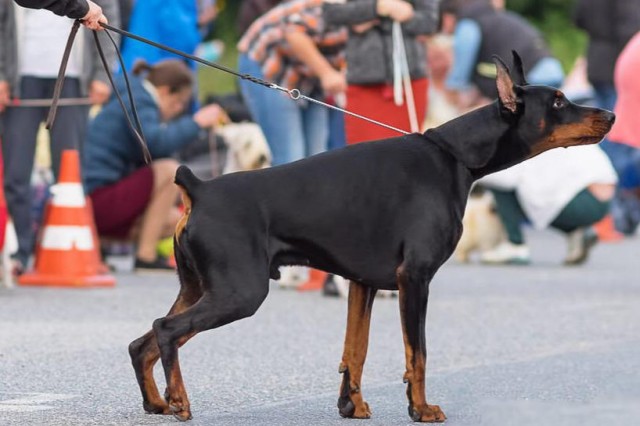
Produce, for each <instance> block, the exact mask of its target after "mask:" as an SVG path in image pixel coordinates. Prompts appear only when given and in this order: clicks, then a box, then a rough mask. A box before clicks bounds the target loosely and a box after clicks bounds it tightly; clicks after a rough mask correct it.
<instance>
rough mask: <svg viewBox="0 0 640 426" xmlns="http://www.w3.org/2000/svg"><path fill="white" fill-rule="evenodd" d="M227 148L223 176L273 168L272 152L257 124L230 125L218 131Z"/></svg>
mask: <svg viewBox="0 0 640 426" xmlns="http://www.w3.org/2000/svg"><path fill="white" fill-rule="evenodd" d="M216 133H217V134H219V135H220V136H222V138H223V139H224V142H225V144H226V146H227V155H226V161H225V164H224V169H223V170H222V174H227V173H233V172H240V171H247V170H257V169H264V168H267V167H270V166H271V150H270V149H269V145H268V144H267V139H266V138H265V137H264V134H263V133H262V130H261V129H260V126H258V125H257V124H256V123H251V122H242V123H229V124H226V125H224V126H221V127H220V128H218V129H216Z"/></svg>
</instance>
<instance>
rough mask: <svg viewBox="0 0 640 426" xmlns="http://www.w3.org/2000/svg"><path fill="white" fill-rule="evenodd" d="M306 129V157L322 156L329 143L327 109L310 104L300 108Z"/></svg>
mask: <svg viewBox="0 0 640 426" xmlns="http://www.w3.org/2000/svg"><path fill="white" fill-rule="evenodd" d="M299 109H300V112H301V116H302V123H303V129H304V140H305V152H304V156H306V157H308V156H311V155H316V154H320V153H321V152H324V151H326V150H327V144H328V142H329V111H328V110H327V108H326V107H324V106H322V105H318V104H315V103H309V104H307V105H306V106H304V107H303V108H299Z"/></svg>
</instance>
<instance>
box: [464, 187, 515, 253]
mask: <svg viewBox="0 0 640 426" xmlns="http://www.w3.org/2000/svg"><path fill="white" fill-rule="evenodd" d="M462 226H463V231H462V237H461V238H460V241H459V242H458V245H457V246H456V249H455V251H454V257H455V258H456V260H457V261H458V262H461V263H467V262H469V260H470V257H471V253H473V252H474V251H476V250H477V251H480V252H481V253H482V252H484V251H486V250H490V249H492V248H494V247H496V246H497V245H498V244H500V243H501V242H503V241H506V239H507V235H506V231H505V229H504V226H503V225H502V221H501V220H500V217H499V216H498V214H497V212H496V205H495V200H494V199H493V196H492V195H491V193H490V192H489V191H486V190H484V189H481V188H480V187H476V188H475V189H474V191H472V193H471V195H470V196H469V201H468V202H467V207H466V209H465V212H464V218H463V219H462Z"/></svg>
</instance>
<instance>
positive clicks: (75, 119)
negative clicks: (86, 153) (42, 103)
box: [47, 78, 89, 180]
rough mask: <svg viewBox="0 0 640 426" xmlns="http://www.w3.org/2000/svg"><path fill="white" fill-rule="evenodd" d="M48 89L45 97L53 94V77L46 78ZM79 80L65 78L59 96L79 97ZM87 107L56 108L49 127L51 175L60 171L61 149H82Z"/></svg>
mask: <svg viewBox="0 0 640 426" xmlns="http://www.w3.org/2000/svg"><path fill="white" fill-rule="evenodd" d="M47 85H48V90H50V91H51V92H50V93H49V95H47V97H51V96H53V87H54V85H55V80H54V79H47ZM80 95H81V93H80V81H79V80H78V79H77V78H66V79H65V82H64V86H63V88H62V93H61V95H60V97H61V98H77V97H80ZM88 113H89V111H88V108H87V107H86V106H82V105H80V106H63V107H60V108H58V111H57V113H56V119H55V122H54V123H53V127H52V128H51V131H50V135H51V169H52V170H53V175H54V177H55V178H56V180H57V179H58V173H59V172H60V159H61V158H62V151H64V150H66V149H75V150H78V151H80V150H81V149H82V145H83V141H84V138H85V135H86V129H87V122H88V119H89V117H88Z"/></svg>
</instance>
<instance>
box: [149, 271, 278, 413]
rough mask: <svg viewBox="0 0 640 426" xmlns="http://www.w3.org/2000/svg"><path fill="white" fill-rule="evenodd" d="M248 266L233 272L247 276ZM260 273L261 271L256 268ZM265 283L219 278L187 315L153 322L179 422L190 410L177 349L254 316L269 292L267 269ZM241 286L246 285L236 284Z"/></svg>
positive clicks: (171, 406) (168, 396) (170, 399)
mask: <svg viewBox="0 0 640 426" xmlns="http://www.w3.org/2000/svg"><path fill="white" fill-rule="evenodd" d="M245 268H247V269H249V270H251V269H252V268H248V267H247V265H242V267H239V268H232V269H233V270H239V271H242V272H243V273H246V269H245ZM256 269H258V268H256ZM264 271H265V273H264V277H263V278H264V279H262V280H260V281H257V280H247V279H245V281H239V278H236V279H228V278H227V279H222V278H221V277H218V278H217V279H215V280H213V279H211V278H209V279H208V282H209V283H219V285H214V284H212V285H211V287H208V286H207V285H206V284H205V285H204V287H205V288H206V290H205V291H204V294H203V296H202V297H201V298H200V300H198V301H197V302H196V303H195V304H194V305H192V306H191V307H189V308H188V309H186V310H185V311H184V312H181V313H179V314H175V315H169V316H166V317H164V318H159V319H157V320H155V321H154V322H153V331H154V332H155V335H156V339H157V340H158V347H159V349H160V358H161V360H162V367H163V368H164V374H165V378H166V381H167V392H166V394H165V396H166V399H167V403H168V404H169V409H170V410H171V412H172V414H173V415H174V416H175V417H176V418H177V419H178V420H182V421H185V420H189V419H190V418H191V408H190V404H189V399H188V397H187V392H186V390H185V387H184V382H183V380H182V374H181V372H180V362H179V360H178V347H179V346H180V345H181V344H183V343H184V342H186V340H188V339H189V338H191V337H193V336H194V335H196V334H197V333H199V332H201V331H205V330H211V329H213V328H217V327H220V326H223V325H225V324H229V323H231V322H233V321H236V320H239V319H241V318H246V317H249V316H251V315H253V314H254V313H255V312H256V311H257V310H258V308H259V307H260V305H261V304H262V302H263V301H264V299H265V297H266V296H267V293H268V291H269V278H268V268H264ZM238 282H241V283H243V284H240V285H239V284H237V283H238Z"/></svg>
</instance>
